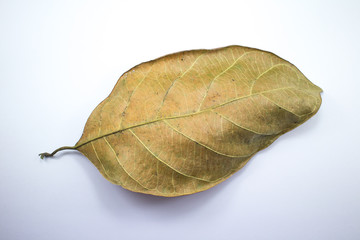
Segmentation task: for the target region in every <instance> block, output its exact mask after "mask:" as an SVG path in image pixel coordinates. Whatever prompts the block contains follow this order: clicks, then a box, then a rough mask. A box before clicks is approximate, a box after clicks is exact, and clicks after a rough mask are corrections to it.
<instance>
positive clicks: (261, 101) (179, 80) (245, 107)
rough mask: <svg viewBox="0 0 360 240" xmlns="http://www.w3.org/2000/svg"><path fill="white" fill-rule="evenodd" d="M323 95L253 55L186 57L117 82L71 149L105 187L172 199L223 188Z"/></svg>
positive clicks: (271, 58) (265, 56)
mask: <svg viewBox="0 0 360 240" xmlns="http://www.w3.org/2000/svg"><path fill="white" fill-rule="evenodd" d="M321 91H322V90H321V89H320V88H319V87H317V86H316V85H314V84H313V83H311V82H310V81H309V80H308V79H307V78H306V77H305V76H304V75H303V74H302V73H301V72H300V71H299V70H298V69H297V68H296V67H295V66H294V65H292V64H291V63H289V62H287V61H285V60H283V59H281V58H280V57H278V56H276V55H274V54H272V53H270V52H266V51H261V50H258V49H253V48H247V47H240V46H229V47H224V48H219V49H213V50H192V51H184V52H179V53H175V54H170V55H167V56H164V57H161V58H158V59H156V60H153V61H149V62H145V63H142V64H140V65H137V66H135V67H134V68H132V69H130V70H129V71H127V72H126V73H125V74H123V75H122V76H121V77H120V79H119V80H118V82H117V84H116V85H115V87H114V89H113V91H112V92H111V94H110V95H109V96H108V97H107V98H106V99H105V100H104V101H102V102H101V103H100V104H99V105H98V106H97V107H96V108H95V110H94V111H93V112H92V114H91V115H90V117H89V119H88V121H87V123H86V125H85V128H84V132H83V135H82V136H81V138H80V140H79V141H78V143H76V145H75V146H74V147H62V148H59V149H57V150H55V151H54V152H53V153H52V154H49V153H43V154H40V156H41V157H42V158H43V157H49V156H53V155H54V154H55V153H56V152H58V151H61V150H64V149H75V150H78V151H80V152H81V153H82V154H84V155H85V156H86V157H87V158H88V159H89V160H90V161H91V162H92V163H93V164H94V165H95V166H96V167H97V169H98V170H99V171H100V173H101V174H102V175H103V176H104V177H105V178H106V179H107V180H109V181H110V182H112V183H114V184H118V185H121V186H122V187H124V188H126V189H128V190H131V191H134V192H141V193H146V194H152V195H158V196H166V197H174V196H180V195H186V194H192V193H196V192H200V191H204V190H206V189H209V188H211V187H213V186H215V185H217V184H219V183H220V182H222V181H224V180H225V179H227V178H228V177H230V176H231V175H232V174H234V173H235V172H236V171H238V170H239V169H240V168H242V167H243V166H244V165H245V164H246V163H247V162H248V161H249V159H250V158H251V157H252V156H253V155H254V154H255V153H256V152H258V151H259V150H261V149H264V148H265V147H267V146H269V145H270V144H271V143H272V142H273V141H275V140H276V139H277V138H278V137H279V136H280V135H282V134H284V133H285V132H287V131H289V130H291V129H293V128H295V127H297V126H299V125H300V124H302V123H303V122H305V121H306V120H308V119H309V118H310V117H312V116H313V115H314V114H315V113H316V112H317V111H318V109H319V107H320V104H321V96H320V92H321Z"/></svg>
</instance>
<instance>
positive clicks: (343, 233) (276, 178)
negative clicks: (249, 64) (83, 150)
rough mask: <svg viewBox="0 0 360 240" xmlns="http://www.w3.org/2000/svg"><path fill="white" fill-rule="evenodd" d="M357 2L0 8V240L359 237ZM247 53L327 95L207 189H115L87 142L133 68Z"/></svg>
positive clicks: (21, 4)
mask: <svg viewBox="0 0 360 240" xmlns="http://www.w3.org/2000/svg"><path fill="white" fill-rule="evenodd" d="M359 12H360V4H359V1H356V0H354V1H314V0H311V1H304V0H302V1H226V0H220V1H204V2H201V1H195V0H192V1H185V0H182V1H176V2H175V1H154V0H152V1H143V2H140V1H73V0H71V1H70V0H69V1H18V0H8V1H3V0H2V1H1V2H0V111H1V114H0V124H1V127H0V141H1V142H0V150H1V151H0V158H1V159H0V239H4V240H8V239H9V240H12V239H36V240H42V239H46V240H48V239H52V240H57V239H59V240H60V239H89V240H91V239H107V240H112V239H125V240H131V239H206V240H212V239H214V240H215V239H229V240H232V239H242V240H243V239H277V240H279V239H301V240H303V239H327V240H331V239H346V240H352V239H360V227H359V226H360V188H359V182H360V157H359V148H360V147H359V143H360V140H359V136H360V135H359V134H360V127H359V122H360V114H359V110H360V101H359V96H358V94H359V90H360V84H359V69H360V66H359V53H360V51H359V50H360V47H359V43H360V30H359V29H360V27H359V25H360V14H359ZM232 44H237V45H243V46H249V47H256V48H260V49H264V50H268V51H271V52H274V53H275V54H277V55H279V56H280V57H282V58H285V59H287V60H289V61H290V62H292V63H293V64H295V65H296V66H297V67H298V68H299V69H300V70H301V71H302V72H303V73H304V74H305V75H306V76H307V77H308V78H309V79H310V80H311V81H312V82H313V83H315V84H317V85H318V86H320V87H321V88H323V90H324V93H323V94H322V97H323V104H322V106H321V108H320V110H319V112H318V113H317V114H316V115H315V116H314V117H313V118H312V119H310V120H309V121H308V122H306V123H305V124H303V125H301V126H300V127H298V128H297V129H295V130H293V131H291V132H289V133H287V134H285V135H284V136H282V137H280V138H279V139H278V140H277V141H276V142H275V143H274V144H272V145H271V146H270V147H269V148H267V149H265V150H263V151H261V152H259V153H258V154H257V155H256V156H255V157H254V158H253V159H252V160H251V161H250V162H249V163H248V164H247V166H245V167H244V168H243V169H242V170H240V171H239V172H238V173H236V174H235V175H234V176H233V177H231V178H230V179H228V180H227V181H225V182H224V183H222V184H220V185H217V186H216V187H214V188H212V189H210V190H207V191H205V192H202V193H198V194H194V195H190V196H185V197H178V198H161V197H154V196H149V195H143V194H138V193H133V192H130V191H127V190H124V189H122V188H121V187H119V186H115V185H112V184H111V183H109V182H107V181H106V180H105V179H104V178H103V177H102V176H101V175H100V173H99V172H98V171H97V169H96V168H95V167H94V166H93V165H92V164H91V163H90V162H89V161H88V160H87V159H86V158H85V157H84V156H82V155H81V154H80V153H77V152H72V151H69V152H66V153H63V154H58V156H57V157H55V158H49V159H46V160H41V159H40V158H39V157H38V156H37V154H38V153H40V152H43V151H52V150H54V149H55V148H58V147H60V146H63V145H73V144H75V143H76V142H77V140H78V139H79V137H80V135H81V133H82V130H83V127H84V124H85V122H86V120H87V118H88V116H89V115H90V113H91V111H92V110H93V109H94V108H95V107H96V106H97V104H98V103H99V102H100V101H102V100H103V99H104V98H105V97H106V96H107V95H108V94H109V93H110V91H111V90H112V88H113V86H114V85H115V83H116V81H117V79H118V77H119V76H120V75H121V74H122V73H123V72H125V71H127V70H128V69H129V68H131V67H133V66H134V65H136V64H139V63H141V62H144V61H148V60H151V59H154V58H157V57H160V56H162V55H165V54H168V53H172V52H177V51H182V50H189V49H197V48H217V47H223V46H227V45H232Z"/></svg>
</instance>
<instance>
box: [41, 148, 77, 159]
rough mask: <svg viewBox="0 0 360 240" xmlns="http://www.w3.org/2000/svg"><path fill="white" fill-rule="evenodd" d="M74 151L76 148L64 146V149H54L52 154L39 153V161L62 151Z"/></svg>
mask: <svg viewBox="0 0 360 240" xmlns="http://www.w3.org/2000/svg"><path fill="white" fill-rule="evenodd" d="M76 149H77V147H76V146H74V147H69V146H64V147H61V148H58V149H56V150H55V151H53V152H52V153H47V152H44V153H40V154H39V156H40V158H41V159H44V157H53V156H54V155H55V154H56V153H57V152H59V151H62V150H76Z"/></svg>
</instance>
